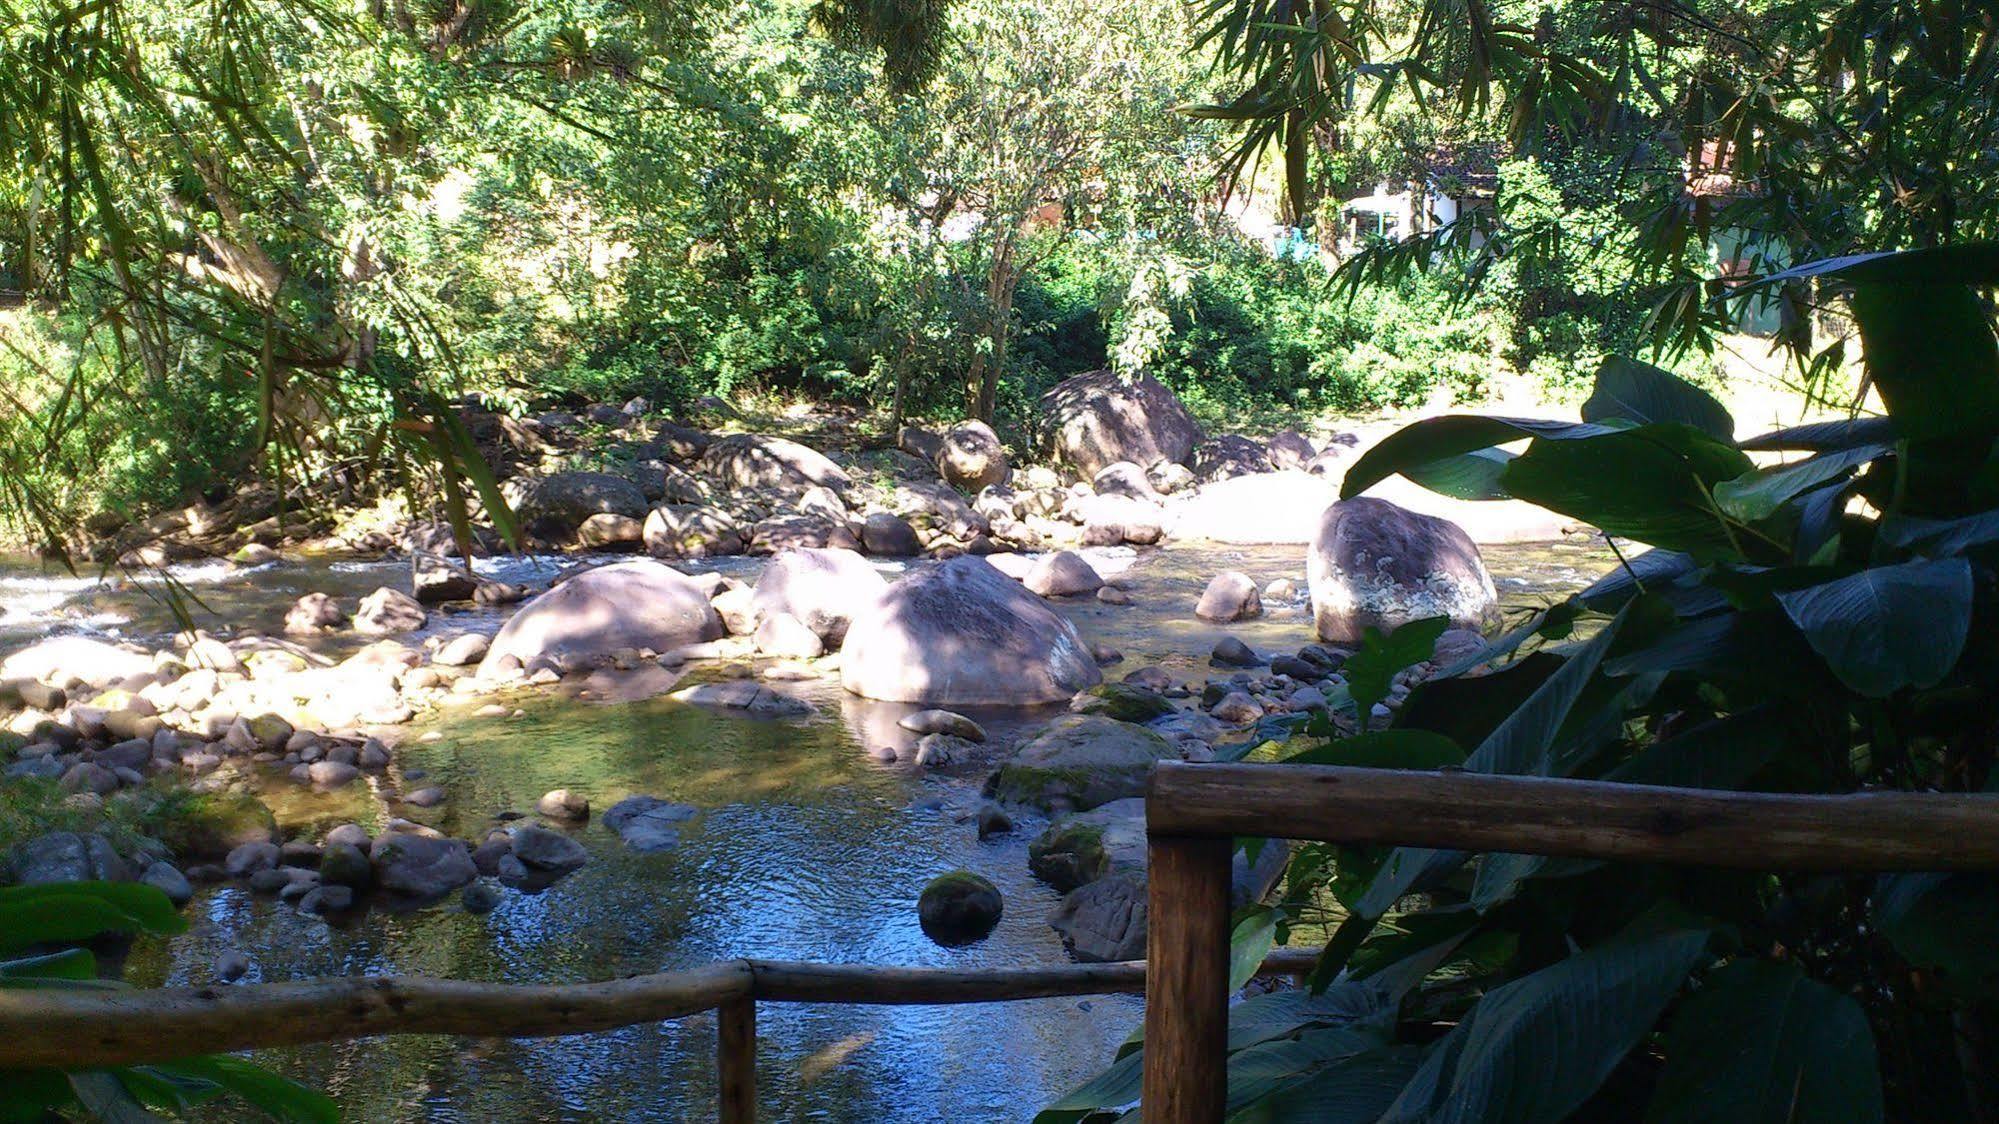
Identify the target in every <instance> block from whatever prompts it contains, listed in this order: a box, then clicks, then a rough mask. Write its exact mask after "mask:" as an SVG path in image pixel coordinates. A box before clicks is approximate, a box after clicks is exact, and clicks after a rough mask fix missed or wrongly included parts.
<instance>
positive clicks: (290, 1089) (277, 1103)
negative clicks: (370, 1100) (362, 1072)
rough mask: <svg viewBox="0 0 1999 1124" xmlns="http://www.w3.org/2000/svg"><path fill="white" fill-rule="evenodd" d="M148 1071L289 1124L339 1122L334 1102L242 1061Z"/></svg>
mask: <svg viewBox="0 0 1999 1124" xmlns="http://www.w3.org/2000/svg"><path fill="white" fill-rule="evenodd" d="M150 1068H152V1069H154V1070H156V1071H158V1072H160V1073H162V1074H166V1075H170V1076H177V1077H184V1078H193V1079H194V1080H197V1081H205V1082H209V1083H211V1084H213V1085H214V1086H216V1087H217V1088H219V1089H221V1090H223V1091H224V1092H227V1093H231V1094H234V1095H235V1096H236V1097H238V1098H240V1099H242V1100H244V1101H246V1102H248V1103H249V1104H252V1105H254V1106H256V1107H257V1108H259V1109H262V1110H263V1111H264V1112H265V1113H267V1114H269V1115H270V1116H272V1117H275V1118H276V1119H278V1120H283V1121H287V1122H289V1124H337V1122H338V1121H339V1120H340V1107H339V1106H338V1105H337V1104H335V1103H334V1101H333V1098H331V1097H329V1096H327V1095H326V1094H325V1093H322V1092H320V1091H318V1090H317V1089H312V1088H308V1087H306V1086H304V1085H301V1084H299V1083H298V1082H296V1081H293V1080H292V1079H291V1078H289V1077H285V1076H283V1075H281V1074H276V1073H272V1072H271V1071H270V1070H268V1069H265V1068H264V1067H262V1066H260V1065H257V1064H255V1063H254V1062H248V1061H245V1060H243V1059H242V1058H235V1057H230V1056H228V1055H226V1054H217V1055H212V1056H208V1057H198V1058H182V1059H180V1060H178V1061H173V1062H166V1063H163V1064H161V1065H157V1066H152V1067H150Z"/></svg>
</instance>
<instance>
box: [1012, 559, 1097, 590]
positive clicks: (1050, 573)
mask: <svg viewBox="0 0 1999 1124" xmlns="http://www.w3.org/2000/svg"><path fill="white" fill-rule="evenodd" d="M1020 582H1021V584H1022V585H1024V586H1026V587H1027V589H1028V591H1029V592H1031V593H1034V594H1037V595H1039V596H1042V597H1075V596H1078V595H1080V594H1085V593H1095V592H1096V591H1097V590H1099V589H1102V588H1103V587H1104V579H1103V578H1102V577H1101V576H1099V575H1098V574H1097V571H1096V567H1094V566H1091V565H1090V563H1089V562H1088V561H1087V560H1086V559H1084V558H1083V556H1082V555H1080V554H1077V553H1075V552H1074V551H1068V550H1057V551H1053V552H1050V553H1048V554H1044V555H1042V556H1041V557H1039V558H1037V559H1035V560H1034V565H1033V567H1032V568H1030V569H1029V570H1028V571H1027V576H1026V577H1024V578H1022V579H1021V580H1020Z"/></svg>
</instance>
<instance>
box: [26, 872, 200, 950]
mask: <svg viewBox="0 0 1999 1124" xmlns="http://www.w3.org/2000/svg"><path fill="white" fill-rule="evenodd" d="M78 897H84V898H89V899H91V900H93V901H96V902H98V903H100V904H102V905H104V906H105V907H106V908H108V909H113V910H116V911H117V912H119V913H121V914H123V915H124V916H125V917H126V918H128V919H129V921H130V922H131V924H133V925H135V926H138V927H140V928H143V929H145V930H147V931H148V932H154V933H178V932H181V931H183V930H185V929H186V928H187V921H186V919H184V918H182V917H181V915H180V911H179V910H177V909H175V908H174V904H173V902H172V901H171V900H170V899H169V898H168V897H167V896H166V894H165V893H163V892H162V891H161V890H160V889H159V887H157V886H148V885H146V884H145V883H143V882H40V883H35V884H33V885H28V886H6V887H0V907H6V906H12V905H25V904H27V903H30V902H42V901H50V900H61V901H68V900H71V899H74V898H78ZM125 931H131V930H125ZM47 939H55V938H47Z"/></svg>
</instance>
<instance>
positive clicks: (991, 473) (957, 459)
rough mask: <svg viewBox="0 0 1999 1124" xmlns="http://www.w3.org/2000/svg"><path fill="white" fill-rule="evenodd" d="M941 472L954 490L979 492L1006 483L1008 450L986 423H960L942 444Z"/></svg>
mask: <svg viewBox="0 0 1999 1124" xmlns="http://www.w3.org/2000/svg"><path fill="white" fill-rule="evenodd" d="M937 471H938V473H939V474H941V475H942V476H943V477H944V479H945V480H946V481H948V482H949V483H950V484H951V486H952V487H954V488H959V489H962V490H964V491H967V492H977V491H978V490H979V489H981V488H984V487H987V486H989V485H992V484H998V483H1000V482H1002V481H1004V480H1005V479H1006V472H1007V460H1006V447H1005V446H1004V445H1001V444H1000V439H999V434H997V433H994V432H993V427H992V426H989V425H987V424H986V423H985V422H982V421H967V422H959V423H958V424H957V425H954V426H952V427H951V428H950V429H948V430H946V431H945V432H944V437H943V440H942V441H940V442H939V443H938V448H937Z"/></svg>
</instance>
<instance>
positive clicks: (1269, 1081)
mask: <svg viewBox="0 0 1999 1124" xmlns="http://www.w3.org/2000/svg"><path fill="white" fill-rule="evenodd" d="M1388 1045H1390V1043H1389V1041H1388V1036H1387V1035H1386V1034H1385V1033H1383V1032H1382V1031H1379V1030H1372V1029H1369V1028H1365V1027H1359V1026H1352V1027H1331V1028H1326V1029H1320V1030H1308V1031H1305V1032H1303V1033H1301V1034H1299V1035H1297V1036H1295V1037H1291V1038H1275V1039H1271V1040H1269V1041H1267V1042H1259V1043H1257V1044H1256V1045H1254V1046H1251V1047H1248V1048H1247V1049H1243V1050H1238V1051H1236V1052H1235V1053H1233V1054H1230V1055H1229V1091H1228V1111H1230V1112H1234V1111H1236V1110H1238V1109H1241V1108H1244V1107H1246V1106H1248V1105H1250V1104H1253V1103H1255V1102H1257V1101H1260V1100H1262V1099H1263V1098H1265V1097H1268V1096H1270V1095H1271V1094H1272V1093H1275V1092H1277V1091H1278V1090H1280V1089H1283V1088H1285V1087H1287V1086H1290V1085H1295V1084H1297V1083H1298V1082H1299V1081H1301V1080H1303V1079H1304V1078H1306V1077H1308V1076H1310V1075H1312V1074H1314V1073H1317V1072H1319V1071H1320V1070H1323V1069H1325V1068H1326V1067H1327V1066H1330V1065H1333V1064H1335V1063H1338V1062H1343V1061H1346V1060H1348V1059H1350V1058H1355V1057H1359V1056H1360V1055H1362V1054H1366V1053H1369V1052H1371V1051H1374V1050H1380V1049H1383V1048H1385V1047H1387V1046H1388Z"/></svg>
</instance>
